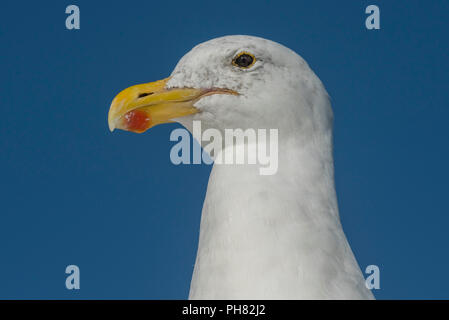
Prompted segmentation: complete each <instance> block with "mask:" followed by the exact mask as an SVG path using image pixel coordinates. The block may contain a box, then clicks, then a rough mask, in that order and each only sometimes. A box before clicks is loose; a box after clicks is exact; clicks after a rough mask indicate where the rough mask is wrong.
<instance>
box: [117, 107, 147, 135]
mask: <svg viewBox="0 0 449 320" xmlns="http://www.w3.org/2000/svg"><path fill="white" fill-rule="evenodd" d="M122 121H123V122H122V123H123V127H124V129H125V130H128V131H132V132H137V133H142V132H145V131H146V130H148V129H149V128H150V127H151V119H150V116H149V115H148V114H147V113H146V112H145V111H142V110H133V111H130V112H128V113H127V114H125V116H124V117H123V120H122Z"/></svg>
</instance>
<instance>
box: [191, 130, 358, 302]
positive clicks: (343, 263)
mask: <svg viewBox="0 0 449 320" xmlns="http://www.w3.org/2000/svg"><path fill="white" fill-rule="evenodd" d="M281 141H282V142H281ZM224 152H226V150H224ZM278 152H279V166H278V171H277V173H276V174H274V175H261V174H260V171H259V167H258V166H257V165H229V164H221V165H218V164H215V165H214V167H213V169H212V172H211V176H210V178H209V184H208V189H207V194H206V199H205V202H204V206H203V212H202V218H201V230H200V239H199V246H198V254H197V260H196V264H195V270H194V275H193V279H192V284H191V291H190V298H193V299H201V298H208V299H216V298H217V299H228V298H233V299H241V298H243V299H245V298H246V299H248V298H251V299H259V298H260V299H273V298H274V299H279V298H285V299H291V298H295V299H297V298H323V294H324V295H326V294H325V293H323V290H324V291H326V290H328V289H327V287H326V286H327V285H329V283H332V281H333V280H332V279H329V278H326V277H325V276H324V278H323V275H327V274H333V275H335V276H337V277H340V278H341V279H343V280H341V279H340V280H341V281H342V282H343V283H342V284H341V283H339V284H338V285H339V286H343V287H345V286H349V287H351V286H354V283H352V282H354V281H353V279H356V280H357V281H356V282H357V285H358V286H359V285H360V281H363V278H362V277H361V273H360V269H359V267H358V265H357V263H356V262H355V260H354V257H353V255H352V252H351V249H350V248H349V246H348V244H347V241H346V237H345V235H344V233H343V230H342V228H341V224H340V220H339V215H338V207H337V199H336V195H335V188H334V169H333V159H332V135H331V133H329V134H327V135H320V136H316V137H311V139H309V140H308V139H302V140H298V139H293V138H291V139H289V138H288V137H287V138H285V139H282V136H281V135H280V137H279V148H278ZM351 281H352V282H351ZM325 282H329V283H325ZM332 288H333V287H332ZM361 290H362V291H363V289H361ZM346 292H347V296H349V297H355V298H357V297H358V296H357V294H356V293H354V292H353V291H351V289H348V290H347V291H346ZM328 294H330V295H331V296H332V297H333V298H339V297H340V296H339V295H338V294H337V293H328ZM345 297H346V296H345ZM324 298H326V296H324Z"/></svg>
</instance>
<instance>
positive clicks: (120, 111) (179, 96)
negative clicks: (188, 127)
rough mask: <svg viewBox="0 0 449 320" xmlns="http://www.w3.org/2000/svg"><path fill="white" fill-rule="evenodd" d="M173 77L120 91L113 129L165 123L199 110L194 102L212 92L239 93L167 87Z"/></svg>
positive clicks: (110, 119) (114, 107)
mask: <svg viewBox="0 0 449 320" xmlns="http://www.w3.org/2000/svg"><path fill="white" fill-rule="evenodd" d="M168 80H170V78H166V79H163V80H159V81H155V82H151V83H145V84H139V85H135V86H132V87H129V88H127V89H125V90H123V91H122V92H120V93H119V94H118V95H117V96H116V97H115V98H114V100H113V101H112V104H111V107H110V109H109V115H108V123H109V129H110V130H111V131H113V130H114V129H115V128H117V129H123V130H127V131H132V132H136V133H142V132H145V131H147V130H148V129H149V128H151V127H154V126H156V125H158V124H161V123H168V122H173V121H172V119H176V118H180V117H184V116H188V115H191V114H194V113H197V112H198V109H197V108H195V107H194V106H193V105H194V104H195V102H197V101H198V100H199V99H200V98H202V97H204V96H207V95H211V94H233V95H237V94H238V93H237V92H235V91H233V90H228V89H219V88H213V89H194V88H171V89H166V88H165V87H166V84H167V82H168Z"/></svg>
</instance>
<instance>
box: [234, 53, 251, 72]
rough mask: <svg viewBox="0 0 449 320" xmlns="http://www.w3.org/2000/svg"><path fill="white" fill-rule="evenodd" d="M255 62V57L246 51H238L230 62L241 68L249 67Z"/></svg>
mask: <svg viewBox="0 0 449 320" xmlns="http://www.w3.org/2000/svg"><path fill="white" fill-rule="evenodd" d="M255 63H256V57H255V56H254V55H253V54H252V53H250V52H247V51H242V52H240V53H239V54H238V55H237V56H236V57H235V58H234V59H233V60H232V64H233V65H234V66H236V67H239V68H241V69H249V68H251V67H252V66H253V65H254V64H255Z"/></svg>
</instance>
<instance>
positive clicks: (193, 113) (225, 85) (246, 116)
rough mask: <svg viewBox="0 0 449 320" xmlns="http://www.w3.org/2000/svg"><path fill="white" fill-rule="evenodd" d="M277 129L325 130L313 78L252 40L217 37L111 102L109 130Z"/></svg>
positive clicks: (266, 43)
mask: <svg viewBox="0 0 449 320" xmlns="http://www.w3.org/2000/svg"><path fill="white" fill-rule="evenodd" d="M195 120H196V121H201V125H202V128H203V129H207V128H215V129H218V130H224V129H228V128H229V129H237V128H240V129H247V128H254V129H257V128H278V129H281V128H282V130H283V133H284V134H285V135H287V134H289V133H291V134H295V135H298V134H299V135H301V134H302V135H307V133H314V132H316V131H317V130H319V131H322V130H328V129H331V127H332V110H331V107H330V103H329V98H328V95H327V92H326V90H325V89H324V86H323V85H322V83H321V81H320V80H319V78H318V77H317V76H316V75H315V73H314V72H313V71H312V70H311V69H310V67H309V66H308V64H307V63H306V62H305V61H304V59H302V58H301V57H300V56H299V55H298V54H296V53H295V52H294V51H292V50H290V49H288V48H286V47H285V46H283V45H280V44H278V43H276V42H273V41H270V40H266V39H263V38H258V37H252V36H225V37H221V38H216V39H213V40H210V41H207V42H204V43H201V44H199V45H197V46H196V47H194V48H193V49H192V50H191V51H190V52H188V53H187V54H186V55H185V56H184V57H182V58H181V60H180V61H179V62H178V64H177V66H176V67H175V69H174V70H173V72H172V74H171V75H170V76H169V77H168V78H166V79H163V80H159V81H155V82H150V83H145V84H140V85H135V86H132V87H129V88H127V89H125V90H123V91H122V92H120V93H119V94H118V95H117V96H116V97H115V98H114V100H113V102H112V104H111V107H110V110H109V116H108V122H109V128H110V129H111V131H112V130H114V129H115V128H118V129H123V130H128V131H133V132H137V133H142V132H145V131H146V130H148V129H149V128H151V127H153V126H155V125H158V124H161V123H167V122H179V123H181V124H182V125H183V126H185V127H186V128H187V129H189V130H191V128H192V123H193V121H195Z"/></svg>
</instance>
